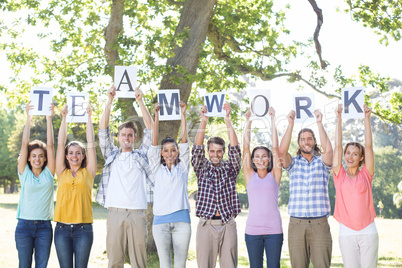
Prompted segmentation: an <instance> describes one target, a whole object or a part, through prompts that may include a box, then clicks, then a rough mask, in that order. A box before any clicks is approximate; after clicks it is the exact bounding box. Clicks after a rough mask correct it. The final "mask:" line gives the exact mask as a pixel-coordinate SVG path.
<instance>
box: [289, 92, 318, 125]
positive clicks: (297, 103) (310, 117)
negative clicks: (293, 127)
mask: <svg viewBox="0 0 402 268" xmlns="http://www.w3.org/2000/svg"><path fill="white" fill-rule="evenodd" d="M293 109H294V110H295V112H296V117H295V123H306V122H313V121H315V116H314V111H315V103H314V94H313V93H300V94H293Z"/></svg>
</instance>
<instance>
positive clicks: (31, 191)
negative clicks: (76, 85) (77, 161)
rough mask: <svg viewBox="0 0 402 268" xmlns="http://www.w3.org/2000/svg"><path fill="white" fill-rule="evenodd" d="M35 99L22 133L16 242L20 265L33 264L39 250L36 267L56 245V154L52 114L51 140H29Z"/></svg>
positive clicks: (45, 261)
mask: <svg viewBox="0 0 402 268" xmlns="http://www.w3.org/2000/svg"><path fill="white" fill-rule="evenodd" d="M33 108H34V107H33V105H31V102H29V103H28V105H27V107H26V113H27V121H26V124H25V128H24V132H23V134H22V144H21V151H20V156H19V158H18V178H19V180H20V182H21V194H20V200H19V202H18V209H17V219H18V224H17V228H16V229H15V244H16V246H17V250H18V260H19V267H31V266H32V254H35V265H36V267H47V263H48V260H49V255H50V248H51V246H52V238H53V231H52V224H51V223H50V221H51V219H52V218H53V176H54V170H55V157H54V148H53V126H52V116H53V114H54V106H53V104H51V107H50V111H51V115H50V116H46V122H47V141H46V143H47V144H45V143H43V142H41V141H39V140H34V141H32V142H29V129H30V125H31V119H32V116H31V115H29V112H30V111H31V110H33Z"/></svg>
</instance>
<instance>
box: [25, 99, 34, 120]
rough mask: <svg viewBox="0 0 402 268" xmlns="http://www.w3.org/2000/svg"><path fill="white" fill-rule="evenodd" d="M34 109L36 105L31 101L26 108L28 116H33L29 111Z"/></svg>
mask: <svg viewBox="0 0 402 268" xmlns="http://www.w3.org/2000/svg"><path fill="white" fill-rule="evenodd" d="M33 109H34V105H33V104H31V101H29V102H28V104H27V107H26V108H25V111H26V113H27V116H28V117H29V118H31V117H32V115H30V114H29V112H30V111H32V110H33Z"/></svg>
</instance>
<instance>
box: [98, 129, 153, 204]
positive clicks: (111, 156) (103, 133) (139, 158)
mask: <svg viewBox="0 0 402 268" xmlns="http://www.w3.org/2000/svg"><path fill="white" fill-rule="evenodd" d="M98 135H99V146H100V148H101V151H102V155H103V157H104V158H105V159H106V161H105V165H104V166H103V171H102V178H101V181H100V184H99V188H98V193H97V194H96V201H97V202H98V203H99V204H100V205H102V206H105V201H106V193H107V188H108V184H109V181H110V170H111V164H112V162H113V161H114V160H115V159H116V157H117V155H118V154H119V153H120V151H121V150H120V149H119V148H118V147H116V146H114V144H113V139H112V137H111V136H110V130H109V127H108V128H106V129H99V132H98ZM151 137H152V130H150V129H145V130H144V138H143V141H142V144H141V146H140V148H138V149H137V150H134V149H132V150H131V161H132V163H133V166H139V168H140V172H144V174H145V177H146V193H147V201H148V203H153V190H152V189H153V187H154V182H153V177H152V176H151V168H150V167H149V164H148V158H147V153H148V149H149V147H150V146H151ZM137 164H138V165H137Z"/></svg>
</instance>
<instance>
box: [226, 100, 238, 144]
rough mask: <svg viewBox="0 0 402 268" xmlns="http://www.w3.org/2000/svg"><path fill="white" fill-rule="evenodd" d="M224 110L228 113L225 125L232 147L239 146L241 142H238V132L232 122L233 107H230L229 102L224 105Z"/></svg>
mask: <svg viewBox="0 0 402 268" xmlns="http://www.w3.org/2000/svg"><path fill="white" fill-rule="evenodd" d="M223 110H225V111H226V116H225V124H226V128H227V131H228V137H229V143H230V146H237V145H238V144H239V141H238V140H237V135H236V132H235V130H234V128H233V126H232V121H231V120H230V113H231V112H232V107H230V104H229V102H225V104H224V105H223Z"/></svg>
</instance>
